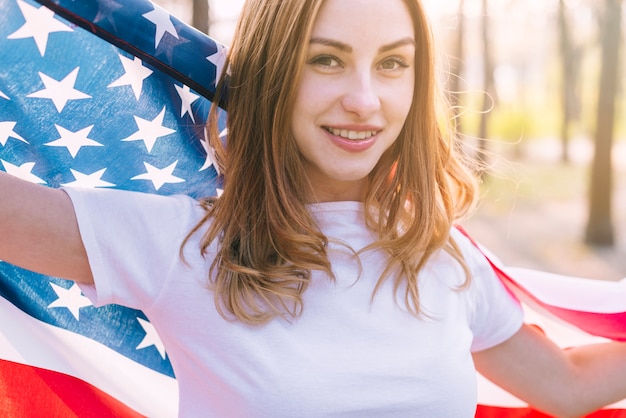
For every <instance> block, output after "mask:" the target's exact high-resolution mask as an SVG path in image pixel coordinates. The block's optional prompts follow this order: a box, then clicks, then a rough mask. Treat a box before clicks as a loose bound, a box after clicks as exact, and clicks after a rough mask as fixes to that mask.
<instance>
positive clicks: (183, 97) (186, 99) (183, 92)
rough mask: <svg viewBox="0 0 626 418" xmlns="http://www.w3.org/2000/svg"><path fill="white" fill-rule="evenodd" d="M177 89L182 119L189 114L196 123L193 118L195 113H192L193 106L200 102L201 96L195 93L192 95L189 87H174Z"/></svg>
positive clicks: (194, 121)
mask: <svg viewBox="0 0 626 418" xmlns="http://www.w3.org/2000/svg"><path fill="white" fill-rule="evenodd" d="M174 87H176V92H177V93H178V96H179V97H180V101H181V102H182V103H181V106H180V117H181V118H182V117H183V116H185V113H187V114H189V117H191V120H192V122H193V123H196V119H195V118H194V117H193V112H192V111H191V104H192V103H193V102H195V101H196V100H198V99H199V98H200V96H198V95H197V94H195V93H192V92H191V90H190V89H189V87H188V86H185V85H183V86H182V87H180V86H178V85H176V84H175V85H174Z"/></svg>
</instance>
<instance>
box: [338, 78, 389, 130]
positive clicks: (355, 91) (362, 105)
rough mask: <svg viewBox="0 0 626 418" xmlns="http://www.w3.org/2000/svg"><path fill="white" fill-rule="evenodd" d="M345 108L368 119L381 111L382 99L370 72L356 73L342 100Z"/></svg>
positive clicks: (361, 117)
mask: <svg viewBox="0 0 626 418" xmlns="http://www.w3.org/2000/svg"><path fill="white" fill-rule="evenodd" d="M342 106H343V108H344V109H345V110H346V111H347V112H350V113H353V114H356V115H357V116H358V117H359V118H360V119H367V118H368V117H369V116H371V115H372V114H374V113H375V112H377V111H378V110H379V109H380V98H379V96H378V93H377V91H376V88H375V86H374V82H373V80H372V77H371V75H370V74H369V72H368V73H367V74H365V73H354V74H353V76H352V77H351V79H350V82H349V84H348V86H347V88H346V91H345V94H344V96H343V98H342Z"/></svg>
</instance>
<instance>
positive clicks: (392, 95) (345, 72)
mask: <svg viewBox="0 0 626 418" xmlns="http://www.w3.org/2000/svg"><path fill="white" fill-rule="evenodd" d="M414 57H415V36H414V30H413V21H412V19H411V16H410V15H409V11H408V9H407V6H406V5H405V4H404V2H403V0H385V1H380V0H326V1H325V2H324V4H323V5H322V8H321V10H320V12H319V15H318V16H317V19H316V21H315V24H314V27H313V31H312V34H311V38H310V40H309V43H308V45H307V61H306V64H305V66H304V68H303V73H302V79H301V81H300V85H299V86H298V91H297V96H296V102H295V106H294V109H293V114H292V115H291V130H292V133H293V135H294V138H295V141H296V144H297V146H298V149H299V150H300V152H301V154H302V156H303V159H304V166H305V171H306V174H307V176H308V179H309V181H310V183H311V186H312V190H309V191H308V192H309V195H308V198H309V201H311V202H324V201H338V200H358V201H360V200H363V199H364V197H365V193H366V190H367V186H368V180H367V176H368V174H369V173H370V172H371V171H372V169H373V168H374V167H375V165H376V163H377V162H378V160H379V159H380V157H381V155H382V154H383V153H384V152H385V150H387V149H388V148H389V147H390V146H391V145H392V144H393V143H394V141H395V140H396V138H397V137H398V135H399V133H400V131H401V130H402V127H403V125H404V122H405V119H406V116H407V114H408V112H409V108H410V107H411V102H412V98H413V90H414V85H415V68H414V65H415V64H414Z"/></svg>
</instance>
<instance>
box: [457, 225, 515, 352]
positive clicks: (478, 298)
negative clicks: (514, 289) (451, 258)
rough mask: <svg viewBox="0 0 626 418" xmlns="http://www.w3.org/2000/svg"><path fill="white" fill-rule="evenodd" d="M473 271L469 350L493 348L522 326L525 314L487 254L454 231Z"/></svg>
mask: <svg viewBox="0 0 626 418" xmlns="http://www.w3.org/2000/svg"><path fill="white" fill-rule="evenodd" d="M453 237H454V239H455V241H456V243H457V244H458V245H459V246H460V247H461V250H462V251H463V255H464V256H465V261H466V262H467V264H468V267H469V269H470V272H471V274H472V282H471V284H470V289H469V293H468V294H469V297H470V301H469V304H470V309H471V313H470V327H471V329H472V333H473V335H474V339H473V342H472V347H471V349H472V351H481V350H486V349H488V348H491V347H494V346H496V345H498V344H500V343H502V342H504V341H506V340H508V339H509V338H511V337H512V336H513V335H514V334H515V333H516V332H517V331H518V330H519V329H520V327H521V326H522V323H523V322H524V313H523V310H522V307H521V305H520V303H519V302H518V301H517V299H516V298H515V297H514V296H513V295H512V294H511V293H510V292H509V291H508V290H507V289H506V287H505V286H504V284H503V283H502V281H501V280H500V279H499V278H498V276H497V275H496V273H495V272H494V270H493V268H492V267H491V265H490V264H489V262H488V261H487V259H486V257H485V256H484V255H483V254H482V253H481V252H480V251H479V250H478V249H477V248H476V247H475V246H474V244H472V243H471V242H470V241H469V240H468V239H467V237H465V236H463V235H462V234H461V233H459V232H458V231H455V232H453Z"/></svg>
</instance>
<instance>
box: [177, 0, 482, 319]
mask: <svg viewBox="0 0 626 418" xmlns="http://www.w3.org/2000/svg"><path fill="white" fill-rule="evenodd" d="M322 2H323V0H248V2H247V3H246V5H245V6H244V9H243V11H242V14H241V16H240V20H239V22H238V25H237V29H236V32H235V36H234V42H233V45H232V48H231V50H230V53H229V60H228V61H229V65H230V70H229V76H228V103H229V104H228V122H227V124H228V125H227V127H228V143H227V145H224V144H222V142H221V141H220V139H219V135H218V132H217V123H216V120H217V113H216V112H217V110H216V105H215V104H214V106H213V109H212V111H211V116H210V118H209V132H210V141H211V145H212V146H213V147H214V148H215V150H216V163H217V164H218V165H219V167H220V170H221V172H222V173H223V175H224V192H223V194H222V195H221V196H220V197H219V198H218V199H211V200H207V201H205V205H204V206H205V208H206V210H207V212H206V215H205V217H204V218H203V219H202V220H201V221H200V223H199V224H198V225H197V226H196V228H194V230H193V231H191V233H190V234H189V236H191V234H193V233H195V232H197V231H198V230H200V229H202V228H203V227H204V226H206V227H207V228H206V232H205V233H204V235H203V237H202V244H201V245H202V247H201V251H202V252H203V253H205V254H206V253H207V251H208V250H209V247H210V246H211V244H212V243H217V244H218V245H217V254H216V256H215V258H214V260H213V262H212V265H211V268H210V272H209V284H210V286H211V288H212V289H213V291H214V295H215V303H216V306H217V308H218V310H219V311H220V313H221V314H222V316H223V317H225V318H228V319H235V320H239V321H242V322H245V323H250V324H258V323H263V322H266V321H268V320H270V319H272V318H274V317H276V316H281V315H287V316H298V315H299V314H300V313H301V312H302V309H303V293H304V292H305V291H306V289H307V286H308V285H309V282H310V278H311V272H312V271H313V270H320V271H322V272H324V273H326V274H327V275H328V276H329V277H330V279H331V280H332V279H334V275H333V272H332V268H331V265H330V262H329V260H328V254H327V248H328V238H327V237H326V236H324V235H323V234H322V233H321V231H320V230H319V228H318V227H317V225H316V223H315V221H314V220H313V218H312V216H311V214H310V212H309V211H308V209H307V207H306V204H307V202H306V200H305V196H304V185H305V184H306V176H305V174H304V168H303V164H302V157H301V155H300V153H299V151H298V149H297V147H296V144H295V141H294V139H293V136H292V133H291V131H290V117H291V113H292V112H291V109H292V108H293V104H294V101H295V97H296V93H297V91H296V86H298V82H299V79H300V73H301V70H302V68H303V66H304V63H305V60H306V50H307V48H306V46H307V44H308V42H309V37H310V34H311V31H312V27H313V24H314V21H315V18H316V16H317V14H318V11H319V9H320V7H321V4H322ZM405 3H406V4H407V6H408V8H409V10H410V13H411V17H412V19H413V23H414V28H415V40H416V45H417V48H416V57H415V60H416V65H415V71H416V74H415V91H414V94H413V103H412V107H411V110H410V112H409V115H408V117H407V120H406V122H405V125H404V127H403V129H402V131H401V133H400V135H399V137H398V139H397V140H396V141H395V143H394V144H393V146H391V147H390V148H389V149H388V150H387V151H386V152H385V153H384V154H383V156H382V157H381V159H380V161H379V162H378V164H377V165H376V167H375V168H374V170H373V171H372V172H371V173H370V175H369V180H370V189H369V191H368V193H367V196H366V198H365V202H364V203H365V206H366V208H370V209H374V210H366V211H365V213H366V222H367V225H368V227H369V228H371V229H372V230H373V231H376V232H377V233H378V237H379V239H378V240H377V241H376V242H375V243H373V244H372V245H370V246H369V247H367V248H366V249H363V250H361V251H368V250H372V249H381V250H383V251H385V252H386V253H387V254H388V256H389V261H388V263H387V266H386V268H385V270H384V274H383V275H382V276H381V278H380V279H379V282H378V284H377V286H376V289H375V290H374V294H375V293H376V292H377V290H378V289H379V287H380V286H381V284H382V283H383V281H384V280H388V279H390V278H393V280H394V284H395V287H396V289H398V288H400V286H401V285H402V284H404V283H406V286H405V288H406V291H405V298H404V299H405V300H404V302H405V304H406V306H407V308H408V309H409V310H410V311H412V312H414V313H415V314H416V315H417V314H419V313H420V304H419V292H418V276H419V275H418V273H419V272H420V270H421V269H422V268H423V267H424V265H425V263H426V262H427V261H428V259H429V258H430V257H431V256H432V255H433V254H434V253H435V252H437V251H438V250H441V249H445V250H446V251H448V252H449V253H450V254H451V255H452V256H453V257H454V258H455V259H456V260H457V261H458V262H459V263H460V264H461V265H462V266H463V268H464V270H465V271H466V275H467V277H468V280H469V273H468V272H467V268H466V265H465V263H464V261H463V257H462V254H461V253H460V251H459V249H458V247H457V246H456V245H455V243H454V241H453V240H452V239H451V237H450V228H451V227H452V225H453V224H454V223H455V222H456V221H458V219H459V218H461V217H463V216H464V215H466V214H467V212H468V211H469V210H470V209H471V208H472V206H473V202H474V198H475V194H476V185H475V178H474V176H473V175H472V173H471V172H470V171H469V170H467V169H466V166H465V164H464V163H463V161H462V158H461V157H460V155H459V154H458V152H457V147H456V145H455V143H454V134H453V131H452V129H450V127H449V126H447V125H443V126H442V121H443V120H445V118H444V117H442V114H441V112H440V111H438V103H441V98H442V97H443V96H442V95H441V94H440V93H439V91H438V88H437V83H436V71H435V61H436V60H435V56H434V46H433V39H432V33H431V29H430V26H429V24H428V21H427V18H426V14H425V12H424V10H423V8H422V5H421V4H420V2H419V0H405ZM224 79H226V77H222V80H224ZM217 91H218V92H221V91H222V86H218V88H217ZM219 96H220V95H219V94H217V96H216V98H215V99H214V103H218V102H219V99H220V97H219ZM189 236H188V238H189ZM374 294H373V295H372V297H374Z"/></svg>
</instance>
